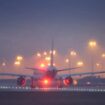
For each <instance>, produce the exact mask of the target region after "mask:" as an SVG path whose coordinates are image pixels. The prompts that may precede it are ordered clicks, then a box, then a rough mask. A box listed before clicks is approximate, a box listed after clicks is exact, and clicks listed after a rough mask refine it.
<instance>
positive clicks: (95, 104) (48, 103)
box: [0, 88, 105, 105]
mask: <svg viewBox="0 0 105 105" xmlns="http://www.w3.org/2000/svg"><path fill="white" fill-rule="evenodd" d="M80 90H82V89H80ZM0 105H105V92H104V91H93V89H92V91H86V90H84V91H79V90H78V91H77V90H73V89H72V90H66V89H64V90H55V89H54V90H47V89H44V90H43V89H42V90H40V89H36V90H30V91H29V90H24V91H20V90H19V91H16V90H13V91H12V90H9V89H7V88H5V89H0Z"/></svg>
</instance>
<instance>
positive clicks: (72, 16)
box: [0, 0, 105, 60]
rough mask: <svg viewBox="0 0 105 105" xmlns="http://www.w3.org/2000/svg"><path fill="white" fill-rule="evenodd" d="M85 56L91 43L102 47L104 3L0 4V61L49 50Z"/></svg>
mask: <svg viewBox="0 0 105 105" xmlns="http://www.w3.org/2000/svg"><path fill="white" fill-rule="evenodd" d="M52 37H53V38H54V42H55V44H54V46H55V49H57V50H58V52H59V53H60V54H62V55H65V54H67V52H68V51H69V50H70V49H76V50H77V51H78V52H79V53H81V55H84V49H85V48H86V46H87V42H88V40H90V39H95V40H97V41H98V43H99V45H100V46H102V47H104V46H105V41H104V40H105V0H0V60H3V59H8V60H12V59H13V57H14V56H15V55H16V54H22V55H24V56H25V57H30V56H32V54H34V53H35V52H37V51H44V50H48V49H50V47H51V39H52Z"/></svg>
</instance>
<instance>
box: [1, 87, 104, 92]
mask: <svg viewBox="0 0 105 105" xmlns="http://www.w3.org/2000/svg"><path fill="white" fill-rule="evenodd" d="M0 90H6V91H77V92H105V88H99V87H98V88H95V87H70V88H30V87H28V86H26V87H19V86H0Z"/></svg>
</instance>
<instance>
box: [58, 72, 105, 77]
mask: <svg viewBox="0 0 105 105" xmlns="http://www.w3.org/2000/svg"><path fill="white" fill-rule="evenodd" d="M102 73H105V71H100V72H83V73H74V74H59V76H60V77H67V76H71V77H74V76H84V75H93V74H102Z"/></svg>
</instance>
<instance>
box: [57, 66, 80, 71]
mask: <svg viewBox="0 0 105 105" xmlns="http://www.w3.org/2000/svg"><path fill="white" fill-rule="evenodd" d="M77 68H80V67H74V68H65V69H57V72H61V71H65V70H67V71H68V70H73V69H77Z"/></svg>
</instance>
